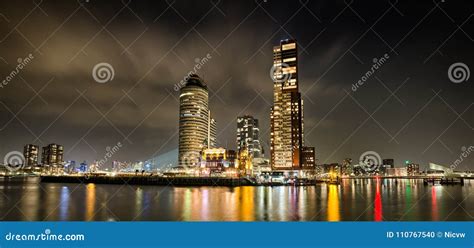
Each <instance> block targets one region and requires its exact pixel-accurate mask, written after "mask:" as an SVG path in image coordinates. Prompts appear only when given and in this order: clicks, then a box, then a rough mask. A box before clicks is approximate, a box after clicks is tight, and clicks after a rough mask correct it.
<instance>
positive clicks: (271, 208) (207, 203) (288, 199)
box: [0, 179, 474, 221]
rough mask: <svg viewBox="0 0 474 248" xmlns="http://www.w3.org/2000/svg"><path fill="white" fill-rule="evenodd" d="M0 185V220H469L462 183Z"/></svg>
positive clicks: (468, 201) (473, 212) (469, 202)
mask: <svg viewBox="0 0 474 248" xmlns="http://www.w3.org/2000/svg"><path fill="white" fill-rule="evenodd" d="M0 180H1V179H0ZM2 185H3V187H0V191H1V193H3V195H4V196H8V199H7V198H6V197H0V213H2V214H3V218H2V220H53V221H54V220H87V221H90V220H122V221H123V220H167V221H348V220H352V221H360V220H371V221H372V220H374V221H383V220H389V221H397V220H405V221H407V220H425V221H426V220H444V219H446V220H469V221H472V220H474V219H473V218H472V216H474V209H473V208H470V207H469V206H472V205H473V204H474V198H473V197H469V194H470V193H471V192H472V190H473V184H472V183H471V182H470V181H469V180H468V181H467V182H466V183H465V186H459V185H450V186H432V185H423V183H422V181H420V180H401V179H398V180H396V179H373V180H371V179H356V180H347V179H345V180H343V182H342V184H341V185H326V184H318V185H315V186H305V187H286V186H282V187H233V188H231V187H159V186H140V187H138V186H130V187H122V186H121V185H95V184H87V185H74V186H71V184H41V188H40V185H39V184H38V182H36V181H34V180H32V181H30V180H23V181H19V182H13V183H8V184H7V183H5V182H4V183H3V184H2ZM0 195H1V194H0ZM459 202H462V204H463V205H462V206H463V208H464V209H466V211H463V210H462V209H461V208H459V207H458V204H459ZM16 203H19V204H17V205H16ZM99 203H100V204H99ZM426 210H427V211H426Z"/></svg>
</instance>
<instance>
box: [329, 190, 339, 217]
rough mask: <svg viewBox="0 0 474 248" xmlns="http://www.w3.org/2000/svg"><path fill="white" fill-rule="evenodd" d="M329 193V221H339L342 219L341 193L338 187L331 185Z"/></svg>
mask: <svg viewBox="0 0 474 248" xmlns="http://www.w3.org/2000/svg"><path fill="white" fill-rule="evenodd" d="M328 188H329V193H328V211H327V212H328V221H339V220H340V219H341V217H340V213H339V192H338V186H337V185H333V184H331V185H329V187H328Z"/></svg>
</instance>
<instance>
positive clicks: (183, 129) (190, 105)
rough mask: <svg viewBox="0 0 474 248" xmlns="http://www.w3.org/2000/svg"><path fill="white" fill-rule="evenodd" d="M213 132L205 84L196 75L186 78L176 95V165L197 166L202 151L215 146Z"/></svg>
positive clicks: (214, 122) (214, 132)
mask: <svg viewBox="0 0 474 248" xmlns="http://www.w3.org/2000/svg"><path fill="white" fill-rule="evenodd" d="M216 130H217V128H216V121H215V120H214V119H213V118H212V116H211V112H210V110H209V92H208V89H207V85H206V83H205V82H204V80H202V79H201V78H200V77H199V76H198V75H190V76H189V78H188V80H187V81H186V84H185V85H184V86H183V87H182V88H181V89H180V95H179V150H178V163H179V165H183V166H196V165H198V160H199V154H200V152H201V151H202V149H204V148H212V147H215V146H216Z"/></svg>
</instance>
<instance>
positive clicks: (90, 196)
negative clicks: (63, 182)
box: [85, 183, 96, 221]
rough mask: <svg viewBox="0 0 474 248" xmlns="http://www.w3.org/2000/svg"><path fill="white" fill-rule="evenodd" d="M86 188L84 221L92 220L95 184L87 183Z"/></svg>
mask: <svg viewBox="0 0 474 248" xmlns="http://www.w3.org/2000/svg"><path fill="white" fill-rule="evenodd" d="M86 187H87V190H86V218H85V220H86V221H92V220H94V215H95V213H94V212H95V197H96V196H95V184H93V183H89V184H87V186H86Z"/></svg>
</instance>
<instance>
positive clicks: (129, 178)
mask: <svg viewBox="0 0 474 248" xmlns="http://www.w3.org/2000/svg"><path fill="white" fill-rule="evenodd" d="M385 178H386V179H395V180H397V179H400V180H402V179H423V181H424V183H425V184H461V185H463V184H464V178H452V179H447V178H443V177H436V178H435V177H427V176H415V177H413V176H412V177H393V176H391V177H385V176H374V177H366V176H364V177H344V178H340V179H339V180H337V181H335V180H331V179H327V178H318V179H308V178H300V179H297V180H294V181H292V182H285V183H283V182H280V181H273V182H272V181H265V182H261V181H258V180H256V179H255V178H252V177H189V176H175V177H166V176H160V175H135V174H123V175H114V176H110V175H102V174H81V175H42V176H40V181H41V182H44V183H84V184H87V183H94V184H130V185H157V186H184V187H186V186H229V187H238V186H282V185H288V186H308V185H315V184H318V183H328V184H340V183H341V180H356V179H385ZM466 179H467V178H466Z"/></svg>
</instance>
